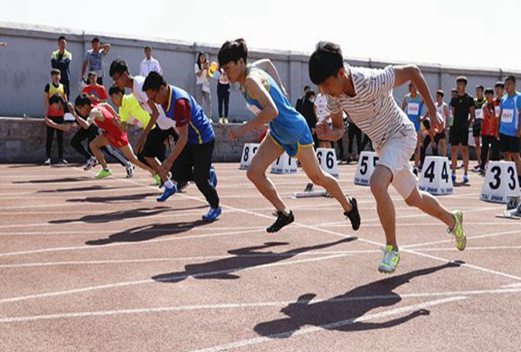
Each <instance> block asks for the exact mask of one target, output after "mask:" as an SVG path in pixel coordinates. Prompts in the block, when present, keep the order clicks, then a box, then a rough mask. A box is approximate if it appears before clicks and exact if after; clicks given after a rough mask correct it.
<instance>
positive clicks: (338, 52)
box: [309, 41, 344, 85]
mask: <svg viewBox="0 0 521 352" xmlns="http://www.w3.org/2000/svg"><path fill="white" fill-rule="evenodd" d="M343 67H344V58H343V56H342V49H340V46H339V45H338V44H335V43H332V42H324V41H322V42H319V43H318V44H317V46H316V48H315V51H314V52H313V54H311V57H310V58H309V78H310V79H311V82H313V83H315V84H316V85H319V84H322V83H323V82H324V81H325V80H326V79H328V78H329V77H331V76H336V75H337V74H338V71H339V70H340V69H341V68H343Z"/></svg>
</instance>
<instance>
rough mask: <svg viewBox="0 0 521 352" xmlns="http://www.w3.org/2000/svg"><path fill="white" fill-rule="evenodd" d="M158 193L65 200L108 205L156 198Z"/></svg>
mask: <svg viewBox="0 0 521 352" xmlns="http://www.w3.org/2000/svg"><path fill="white" fill-rule="evenodd" d="M158 194H159V193H158V192H145V193H138V194H125V195H120V196H107V197H85V198H73V199H67V202H71V203H110V202H131V201H135V200H141V199H145V198H146V197H149V196H157V195H158Z"/></svg>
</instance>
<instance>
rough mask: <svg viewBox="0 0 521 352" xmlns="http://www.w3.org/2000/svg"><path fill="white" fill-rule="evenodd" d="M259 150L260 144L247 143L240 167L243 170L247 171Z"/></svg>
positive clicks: (243, 150)
mask: <svg viewBox="0 0 521 352" xmlns="http://www.w3.org/2000/svg"><path fill="white" fill-rule="evenodd" d="M257 149H259V144H258V143H246V144H244V147H243V149H242V156H241V166H240V167H239V168H240V169H241V170H246V169H248V167H249V166H250V164H251V160H252V159H253V156H254V155H255V153H257Z"/></svg>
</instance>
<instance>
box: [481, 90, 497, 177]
mask: <svg viewBox="0 0 521 352" xmlns="http://www.w3.org/2000/svg"><path fill="white" fill-rule="evenodd" d="M485 98H486V99H487V102H486V103H485V104H484V105H483V107H482V109H483V127H482V128H481V142H482V143H481V164H480V170H479V171H480V173H481V175H485V166H486V165H487V161H488V159H489V158H488V150H489V148H490V149H491V154H490V160H499V142H498V140H497V138H496V133H497V126H498V117H497V116H496V113H495V109H496V106H499V104H500V102H499V101H497V100H494V91H493V90H492V88H487V89H486V90H485Z"/></svg>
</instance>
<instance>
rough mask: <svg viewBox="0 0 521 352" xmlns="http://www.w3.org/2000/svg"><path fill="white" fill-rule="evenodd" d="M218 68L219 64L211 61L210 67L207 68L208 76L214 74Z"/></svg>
mask: <svg viewBox="0 0 521 352" xmlns="http://www.w3.org/2000/svg"><path fill="white" fill-rule="evenodd" d="M218 70H219V65H218V64H217V62H215V61H212V63H211V64H210V67H209V69H208V74H209V75H210V77H213V76H214V75H215V72H217V71H218Z"/></svg>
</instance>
